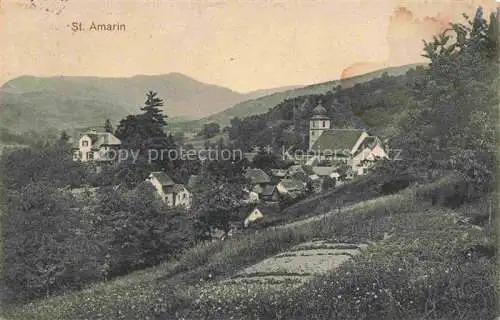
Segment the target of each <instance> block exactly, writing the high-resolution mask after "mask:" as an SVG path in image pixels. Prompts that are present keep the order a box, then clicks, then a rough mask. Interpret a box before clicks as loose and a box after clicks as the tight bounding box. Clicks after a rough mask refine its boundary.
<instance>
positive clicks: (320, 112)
mask: <svg viewBox="0 0 500 320" xmlns="http://www.w3.org/2000/svg"><path fill="white" fill-rule="evenodd" d="M312 113H313V115H314V116H326V115H327V113H328V112H327V111H326V109H325V107H323V104H322V103H321V102H320V103H318V105H317V106H316V107H315V108H314V109H313V111H312Z"/></svg>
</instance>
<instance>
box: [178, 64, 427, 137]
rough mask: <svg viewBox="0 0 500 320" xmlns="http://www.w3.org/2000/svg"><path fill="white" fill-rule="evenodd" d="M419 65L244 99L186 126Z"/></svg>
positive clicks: (246, 113)
mask: <svg viewBox="0 0 500 320" xmlns="http://www.w3.org/2000/svg"><path fill="white" fill-rule="evenodd" d="M418 65H422V64H410V65H405V66H400V67H390V68H385V69H381V70H377V71H374V72H370V73H367V74H363V75H359V76H354V77H351V78H347V79H343V80H333V81H328V82H324V83H318V84H314V85H310V86H306V87H302V88H298V89H294V90H288V91H284V92H279V93H274V94H271V95H268V96H264V97H261V98H258V99H254V100H248V101H244V102H241V103H238V104H236V105H235V106H234V107H232V108H230V109H227V110H224V111H222V112H220V113H217V114H214V115H212V116H209V117H206V118H203V119H200V120H197V121H193V122H190V123H187V124H186V128H190V129H191V128H200V127H201V126H202V125H203V124H204V123H207V122H218V123H220V124H221V125H223V126H226V125H228V124H229V121H230V120H231V118H234V117H239V118H244V117H248V116H251V115H255V114H260V113H265V112H267V111H268V110H269V109H270V108H273V107H274V106H276V105H278V104H279V103H281V102H282V101H283V100H286V99H291V98H296V97H300V96H306V95H314V94H324V93H326V92H327V91H329V90H332V88H334V87H336V86H338V85H341V86H342V87H343V88H349V87H352V86H354V85H355V84H357V83H363V82H368V81H370V80H372V79H374V78H378V77H380V76H381V75H382V74H383V73H385V72H387V74H388V75H392V76H397V75H402V74H404V73H405V72H406V71H408V70H409V69H411V68H414V67H416V66H418Z"/></svg>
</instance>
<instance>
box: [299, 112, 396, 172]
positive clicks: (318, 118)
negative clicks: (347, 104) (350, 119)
mask: <svg viewBox="0 0 500 320" xmlns="http://www.w3.org/2000/svg"><path fill="white" fill-rule="evenodd" d="M330 126H331V119H330V118H329V117H328V116H327V111H326V109H325V108H324V107H323V106H322V105H321V103H320V104H318V106H316V107H315V108H314V109H313V116H312V117H311V119H310V121H309V154H310V155H311V157H310V159H309V160H308V164H310V165H313V164H314V163H321V162H330V166H332V167H334V166H336V165H338V164H339V163H345V164H347V165H348V166H350V167H351V169H352V171H353V172H354V173H356V174H364V172H365V169H366V168H368V167H369V166H371V165H372V164H373V162H374V161H375V160H377V159H379V158H386V157H387V153H386V151H385V150H384V147H383V144H382V143H381V141H380V139H379V138H378V137H375V136H370V135H369V134H368V132H366V131H365V130H363V129H335V128H331V127H330Z"/></svg>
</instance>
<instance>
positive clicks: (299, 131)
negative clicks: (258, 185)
mask: <svg viewBox="0 0 500 320" xmlns="http://www.w3.org/2000/svg"><path fill="white" fill-rule="evenodd" d="M424 74H425V69H424V67H422V66H417V67H416V68H415V69H410V70H408V71H407V72H406V73H405V74H403V75H397V76H391V75H389V74H388V73H383V74H382V76H381V77H378V78H374V79H372V80H369V81H367V82H363V83H357V84H354V85H353V86H351V87H347V88H342V87H340V86H337V87H335V88H333V87H332V88H331V90H330V91H328V92H326V93H324V94H309V95H303V96H299V97H295V98H292V99H286V100H284V101H282V102H281V103H279V104H278V105H277V106H275V107H274V108H272V109H271V110H269V111H268V112H267V113H264V114H260V115H253V116H250V117H246V118H243V119H240V118H233V119H232V120H231V122H230V128H228V131H229V136H230V139H231V140H233V142H234V143H235V145H236V146H237V147H239V148H242V149H244V150H247V151H248V150H251V149H252V147H253V146H255V145H272V146H274V147H277V148H280V147H282V146H286V147H288V146H291V145H294V146H297V147H300V148H306V146H307V141H308V140H307V139H308V128H309V119H310V117H311V116H312V110H313V109H314V107H316V105H317V104H318V103H319V102H321V103H322V104H323V106H324V107H325V108H326V109H327V111H328V116H329V118H331V119H332V127H335V128H348V127H351V128H352V127H354V128H364V129H367V130H369V132H370V133H372V134H376V135H379V136H381V137H384V138H392V137H395V136H397V135H398V133H399V132H398V127H399V123H400V122H401V121H402V120H403V119H405V118H406V116H407V114H408V111H409V110H410V109H411V108H412V106H413V105H414V104H415V103H414V99H413V93H412V90H413V88H414V87H415V86H418V84H419V82H420V81H421V79H423V77H424Z"/></svg>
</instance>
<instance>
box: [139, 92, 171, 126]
mask: <svg viewBox="0 0 500 320" xmlns="http://www.w3.org/2000/svg"><path fill="white" fill-rule="evenodd" d="M144 104H145V106H144V107H142V108H141V110H142V111H144V114H143V117H144V120H145V121H149V122H150V123H155V124H157V125H158V127H159V128H162V129H163V128H164V127H166V126H167V122H166V121H165V119H166V118H167V116H166V115H164V114H163V110H161V109H160V107H163V99H160V98H159V97H158V94H157V93H156V92H154V91H148V93H146V102H145V103H144Z"/></svg>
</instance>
